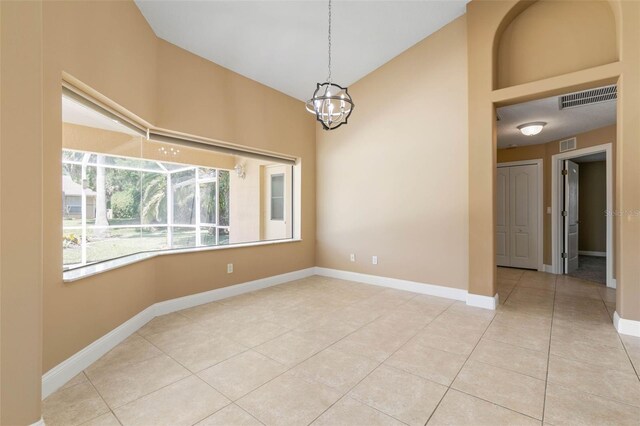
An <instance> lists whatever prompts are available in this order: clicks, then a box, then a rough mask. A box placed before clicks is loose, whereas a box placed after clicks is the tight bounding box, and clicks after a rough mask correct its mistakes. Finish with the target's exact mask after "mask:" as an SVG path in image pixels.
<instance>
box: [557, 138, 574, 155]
mask: <svg viewBox="0 0 640 426" xmlns="http://www.w3.org/2000/svg"><path fill="white" fill-rule="evenodd" d="M572 149H576V138H571V139H565V140H563V141H560V152H565V151H571V150H572Z"/></svg>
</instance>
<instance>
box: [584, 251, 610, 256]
mask: <svg viewBox="0 0 640 426" xmlns="http://www.w3.org/2000/svg"><path fill="white" fill-rule="evenodd" d="M578 254H579V255H581V256H595V257H607V252H606V251H589V250H578Z"/></svg>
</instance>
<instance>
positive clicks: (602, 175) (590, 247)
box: [578, 161, 607, 252]
mask: <svg viewBox="0 0 640 426" xmlns="http://www.w3.org/2000/svg"><path fill="white" fill-rule="evenodd" d="M606 172H607V163H606V162H605V161H594V162H589V163H580V181H579V191H580V196H579V198H578V216H579V218H580V231H579V232H580V234H579V236H578V250H582V251H596V252H606V251H607V216H606V210H607V185H606V183H607V173H606Z"/></svg>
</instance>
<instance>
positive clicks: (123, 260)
mask: <svg viewBox="0 0 640 426" xmlns="http://www.w3.org/2000/svg"><path fill="white" fill-rule="evenodd" d="M300 241H302V239H301V238H292V239H287V240H274V241H259V242H255V243H243V244H233V245H226V246H212V247H194V248H188V249H177V250H166V251H157V252H147V253H136V254H132V255H129V256H123V257H120V258H118V259H113V260H107V261H104V262H100V263H96V264H93V265H87V266H83V267H80V268H76V269H72V270H69V271H64V272H63V273H62V281H63V282H65V283H70V282H74V281H78V280H81V279H83V278H87V277H90V276H93V275H97V274H101V273H103V272H107V271H111V270H112V269H117V268H122V267H123V266H127V265H131V264H132V263H137V262H141V261H143V260H147V259H151V258H153V257H158V256H166V255H171V254H183V253H199V252H204V251H215V250H229V249H235V248H242V247H257V246H269V245H275V244H286V243H295V242H300Z"/></svg>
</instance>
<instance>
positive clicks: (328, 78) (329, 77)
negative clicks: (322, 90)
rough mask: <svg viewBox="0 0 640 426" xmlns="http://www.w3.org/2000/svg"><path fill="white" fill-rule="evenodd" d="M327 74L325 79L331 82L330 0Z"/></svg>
mask: <svg viewBox="0 0 640 426" xmlns="http://www.w3.org/2000/svg"><path fill="white" fill-rule="evenodd" d="M328 39H329V76H328V77H327V81H328V82H329V83H331V0H329V36H328Z"/></svg>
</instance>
